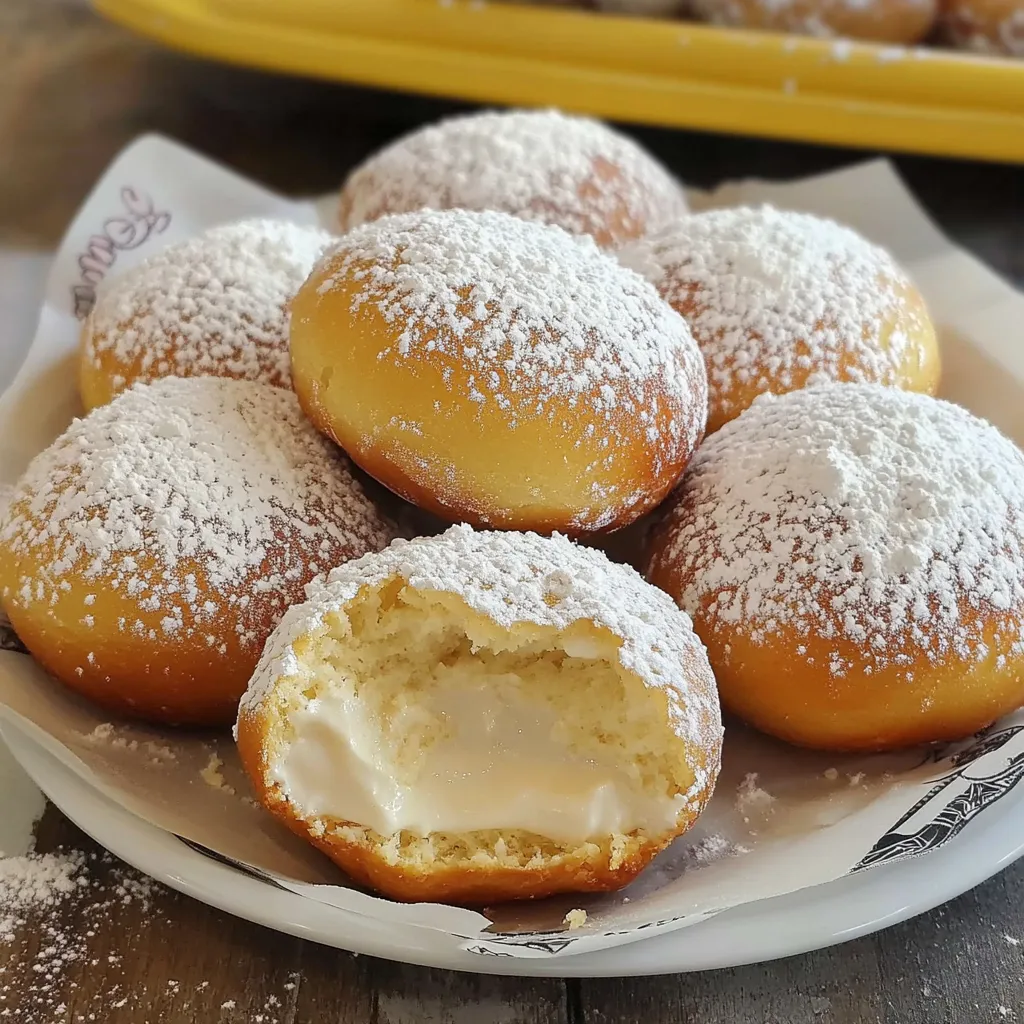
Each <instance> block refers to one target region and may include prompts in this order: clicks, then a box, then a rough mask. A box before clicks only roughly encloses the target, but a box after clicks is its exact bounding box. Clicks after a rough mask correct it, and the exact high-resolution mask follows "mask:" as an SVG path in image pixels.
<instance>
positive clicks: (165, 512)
mask: <svg viewBox="0 0 1024 1024" xmlns="http://www.w3.org/2000/svg"><path fill="white" fill-rule="evenodd" d="M392 537H393V532H392V529H391V526H390V524H389V523H388V522H387V521H386V520H385V519H384V518H383V517H382V516H381V515H379V514H378V512H377V511H376V509H375V508H374V506H373V505H372V504H371V503H370V501H369V500H368V499H367V497H366V496H365V494H364V493H363V491H362V488H361V487H360V485H359V484H358V483H357V482H356V480H355V479H354V477H353V475H352V472H351V470H350V468H349V464H348V463H347V460H346V459H345V458H344V457H343V456H342V455H341V453H340V452H338V451H336V449H334V448H333V446H331V445H330V444H329V443H328V442H326V441H324V440H323V439H322V438H321V437H320V436H319V434H317V433H316V431H315V430H314V429H313V427H312V426H310V425H309V424H308V423H307V422H306V420H305V418H304V417H303V416H302V413H301V411H300V409H299V405H298V402H297V401H296V400H295V396H294V395H293V394H291V392H289V391H285V390H283V389H280V388H273V387H270V386H269V385H265V384H255V383H251V382H246V381H233V380H225V379H218V378H213V377H205V378H192V379H179V378H165V379H164V380H160V381H157V382H155V383H153V384H148V385H146V384H140V385H136V386H135V387H134V388H132V389H131V390H129V391H126V392H124V393H123V394H122V395H120V396H119V397H117V398H115V399H114V401H112V402H111V403H110V404H109V405H105V406H101V407H100V408H98V409H96V410H95V411H94V412H92V413H91V414H90V415H89V416H87V417H85V418H84V419H81V420H76V421H75V422H74V423H73V424H72V425H71V426H70V427H69V428H68V430H67V431H66V432H65V433H64V435H63V436H62V437H60V438H59V439H58V440H57V441H55V442H54V443H53V444H52V445H51V446H50V447H49V448H47V449H46V450H45V451H44V452H42V453H41V454H40V455H38V456H37V457H36V458H35V459H34V460H33V461H32V463H31V464H30V466H29V468H28V470H27V472H26V473H25V475H24V477H23V478H22V479H21V481H20V482H19V484H18V485H17V488H16V489H15V491H14V494H13V496H12V499H11V504H10V506H9V508H8V510H7V513H6V515H5V516H4V519H3V528H2V530H0V580H2V581H3V587H2V591H0V597H2V604H3V608H4V611H5V612H6V613H7V615H8V616H9V618H10V620H11V624H12V625H13V627H14V629H15V631H16V632H17V634H18V636H19V637H20V638H21V640H22V642H23V643H24V644H25V646H26V647H27V648H28V649H29V651H31V653H32V654H33V655H34V656H35V658H36V660H37V661H39V662H40V664H42V665H43V666H44V668H46V669H47V670H49V671H50V672H51V673H52V674H53V675H54V676H56V677H57V678H58V679H59V680H60V681H61V682H63V683H65V684H66V685H67V686H69V687H70V688H71V689H73V690H77V691H78V692H80V693H82V694H84V695H85V696H86V697H89V698H90V699H92V700H94V701H95V702H97V703H98V704H101V705H103V706H104V707H106V708H109V709H111V710H112V711H115V712H118V713H123V714H126V715H130V716H133V717H138V718H143V719H148V720H150V721H154V722H166V723H188V724H201V725H215V724H226V723H228V722H230V721H232V720H233V718H234V715H235V710H236V708H237V704H238V698H239V697H240V696H241V694H242V692H243V691H244V690H245V687H246V683H247V682H248V680H249V677H250V676H251V674H252V671H253V669H254V667H255V666H256V662H257V661H258V659H259V656H260V652H261V651H262V650H263V644H264V642H265V641H266V639H267V637H268V636H269V634H270V631H271V630H272V629H273V627H274V626H275V625H276V624H277V621H278V620H279V619H280V617H281V613H282V612H283V611H284V609H285V608H286V607H287V606H288V605H290V604H292V603H293V602H295V601H298V600H301V599H302V596H303V587H304V586H305V584H306V583H308V582H309V581H310V580H311V579H312V578H313V577H314V576H315V575H316V574H317V573H320V572H325V571H326V570H327V569H329V568H331V567H333V566H335V565H338V564H340V563H342V562H344V561H346V560H347V559H349V558H354V557H356V556H359V555H362V554H364V553H365V552H367V551H371V550H377V549H379V548H381V547H384V546H385V545H386V544H388V543H389V541H390V540H391V539H392Z"/></svg>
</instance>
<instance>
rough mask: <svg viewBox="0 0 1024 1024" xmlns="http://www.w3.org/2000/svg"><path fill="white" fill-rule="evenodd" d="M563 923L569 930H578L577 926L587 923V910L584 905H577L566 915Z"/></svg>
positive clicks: (580, 926)
mask: <svg viewBox="0 0 1024 1024" xmlns="http://www.w3.org/2000/svg"><path fill="white" fill-rule="evenodd" d="M562 923H563V924H564V925H565V926H566V927H567V928H568V929H569V931H571V932H573V931H576V929H577V928H582V927H583V926H584V925H585V924H586V923H587V912H586V911H585V910H584V909H583V908H582V907H576V908H575V909H574V910H570V911H569V913H568V914H566V915H565V919H564V920H563V922H562Z"/></svg>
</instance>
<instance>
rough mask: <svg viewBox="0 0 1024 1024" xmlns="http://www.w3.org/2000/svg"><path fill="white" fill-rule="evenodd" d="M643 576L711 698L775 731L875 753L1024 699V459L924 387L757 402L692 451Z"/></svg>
mask: <svg viewBox="0 0 1024 1024" xmlns="http://www.w3.org/2000/svg"><path fill="white" fill-rule="evenodd" d="M648 577H649V578H650V579H651V580H652V582H654V583H656V584H658V586H660V587H663V588H664V589H665V590H667V591H668V592H669V593H670V594H671V595H672V596H673V597H675V598H676V599H677V601H678V602H679V604H680V606H681V607H682V608H684V609H685V610H687V611H689V612H690V613H691V614H692V615H693V617H694V625H695V628H696V630H697V632H698V634H699V635H700V637H701V639H702V640H703V641H704V642H705V643H706V644H707V646H708V653H709V656H710V658H711V664H712V667H713V668H714V670H715V676H716V678H717V679H718V684H719V688H720V691H721V695H722V700H723V702H724V704H725V705H726V706H727V707H729V708H731V709H732V710H733V711H735V712H736V713H737V714H739V715H742V716H743V717H744V718H746V719H747V720H748V721H750V722H752V723H753V724H754V725H756V726H758V727H759V728H761V729H763V730H765V731H766V732H770V733H773V734H774V735H776V736H779V737H781V738H783V739H786V740H790V741H792V742H794V743H800V744H804V745H807V746H811V747H821V748H828V749H884V748H890V747H899V746H904V745H910V744H915V743H922V742H929V741H933V740H952V739H957V738H959V737H963V736H967V735H969V734H970V733H973V732H975V731H976V730H978V729H980V728H982V727H984V726H986V725H988V724H989V723H991V722H993V721H994V720H995V719H997V718H999V717H1000V716H1001V715H1003V714H1006V713H1007V712H1009V711H1012V710H1014V709H1015V708H1017V707H1019V706H1020V705H1021V704H1024V455H1022V454H1021V452H1020V451H1019V450H1018V449H1017V448H1016V447H1015V446H1014V445H1013V444H1012V443H1011V442H1010V441H1008V440H1007V439H1006V438H1005V437H1003V435H1002V434H1000V433H999V432H998V431H997V430H996V429H995V427H993V426H991V425H990V424H988V423H985V422H984V421H983V420H979V419H977V418H975V417H974V416H972V415H971V414H970V413H968V412H966V411H965V410H963V409H961V408H960V407H959V406H955V405H952V404H950V403H948V402H942V401H939V400H938V399H935V398H931V397H929V396H927V395H918V394H912V393H910V392H905V391H899V390H896V389H895V388H885V387H881V386H878V385H866V384H829V385H822V386H819V387H813V388H808V389H807V390H805V391H796V392H793V393H791V394H788V395H783V396H782V397H779V398H775V397H773V396H769V395H765V396H762V397H761V398H758V399H757V401H755V402H754V404H753V405H752V406H751V407H750V408H749V409H748V410H747V411H746V412H744V413H743V414H742V415H741V416H739V417H738V418H737V419H735V420H733V421H732V422H731V423H729V424H727V425H726V426H725V427H723V428H722V429H721V430H720V431H719V432H718V433H717V434H714V435H712V436H711V437H710V438H709V439H708V440H707V441H706V442H705V444H704V445H703V446H702V447H701V449H700V451H699V452H698V454H697V456H696V458H695V459H694V462H693V467H692V469H691V471H690V472H689V473H688V474H687V477H686V480H685V482H684V484H683V486H682V488H681V489H680V492H679V496H678V499H677V500H676V501H675V504H674V507H673V509H672V511H671V512H670V514H669V515H668V517H667V519H666V521H665V523H664V524H663V526H662V527H661V529H660V531H659V533H658V534H657V536H656V538H655V541H654V544H653V548H652V553H651V558H650V565H649V570H648Z"/></svg>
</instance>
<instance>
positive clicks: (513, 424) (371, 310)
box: [291, 210, 707, 535]
mask: <svg viewBox="0 0 1024 1024" xmlns="http://www.w3.org/2000/svg"><path fill="white" fill-rule="evenodd" d="M291 351H292V371H293V374H294V378H295V390H296V393H297V394H298V396H299V401H300V402H301V403H302V405H303V408H304V409H305V410H306V413H307V414H308V415H309V417H310V418H311V419H312V421H313V422H314V423H315V424H316V425H317V426H318V427H320V429H321V430H323V431H324V432H325V433H326V434H328V435H329V436H330V437H332V438H334V439H335V440H336V441H337V442H338V443H339V444H340V445H341V446H342V447H343V448H344V449H345V450H346V451H347V452H348V453H349V455H351V456H352V458H353V459H354V460H355V461H356V462H357V463H358V464H359V465H360V466H361V467H362V468H363V469H364V470H366V472H368V473H369V474H370V475H371V476H373V477H375V478H376V479H377V480H379V481H380V482H381V483H383V484H385V485H386V486H387V487H389V488H391V489H392V490H394V491H395V492H396V493H398V494H400V495H401V496H402V497H404V498H406V499H408V500H409V501H412V502H413V503H415V504H417V505H420V506H421V507H422V508H425V509H427V510H428V511H430V512H433V513H435V514H436V515H439V516H441V517H442V518H446V519H448V520H449V521H462V522H469V523H471V524H473V525H474V526H491V527H500V528H508V529H521V530H537V531H538V532H542V533H546V532H550V531H552V530H559V531H561V532H565V533H571V534H574V535H581V534H586V533H593V532H597V531H607V530H612V529H616V528H618V527H621V526H625V525H626V524H628V523H630V522H632V521H633V520H635V519H637V518H639V517H640V516H641V515H642V514H643V513H644V512H646V511H648V510H649V509H652V508H654V507H655V506H656V505H658V504H660V502H661V501H662V499H663V498H664V497H665V496H666V495H667V494H668V492H669V490H670V489H671V488H672V487H673V485H674V484H675V483H676V481H677V480H678V479H679V477H680V475H681V474H682V471H683V468H684V467H685V465H686V462H687V460H688V459H689V457H690V455H691V454H692V452H693V450H694V448H695V446H696V445H697V443H698V442H699V440H700V437H701V434H702V432H703V429H704V418H705V414H706V408H707V381H706V377H705V371H704V366H703V363H702V360H701V357H700V353H699V351H698V350H697V347H696V345H695V344H694V342H693V339H692V338H691V336H690V332H689V329H688V328H687V326H686V324H685V322H684V321H683V319H682V317H680V316H679V315H678V314H677V313H675V312H674V311H673V310H672V309H670V308H669V306H668V305H666V304H665V303H664V302H662V301H661V299H659V298H658V295H657V294H656V292H655V291H654V289H653V288H652V287H651V286H650V285H649V284H648V283H647V282H646V281H644V280H642V279H641V278H640V277H639V276H638V275H636V274H634V273H633V272H632V271H630V270H627V269H625V268H624V267H621V266H620V265H619V264H618V263H617V262H616V261H615V260H613V259H612V258H611V257H610V256H607V255H605V254H603V253H602V252H600V251H599V250H598V248H597V247H596V246H595V245H594V243H593V242H592V241H591V240H590V239H575V238H573V237H571V236H570V235H568V234H566V232H564V231H562V230H561V228H556V227H549V226H546V225H543V224H535V223H531V222H529V221H523V220H519V219H517V218H515V217H512V216H509V215H508V214H504V213H493V212H470V211H465V210H448V211H440V212H439V211H433V210H421V211H418V212H416V213H410V214H402V215H400V216H395V217H385V218H382V219H381V220H378V221H374V222H373V223H371V224H366V225H364V226H362V227H360V228H356V229H354V230H353V231H351V232H349V234H347V235H346V236H344V237H343V238H342V239H341V240H340V242H339V244H338V246H337V247H336V248H335V249H333V250H332V251H331V252H330V253H329V254H328V255H327V256H326V257H325V258H324V259H323V260H322V261H321V262H320V264H318V266H317V268H316V269H315V270H314V272H313V274H312V275H311V276H310V279H309V280H308V281H307V282H306V284H305V285H304V286H303V287H302V288H301V289H300V291H299V293H298V295H297V296H296V297H295V302H294V304H293V316H292V332H291Z"/></svg>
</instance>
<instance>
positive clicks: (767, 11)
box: [690, 0, 937, 44]
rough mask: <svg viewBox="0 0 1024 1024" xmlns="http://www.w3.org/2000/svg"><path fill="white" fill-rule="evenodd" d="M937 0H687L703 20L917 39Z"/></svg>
mask: <svg viewBox="0 0 1024 1024" xmlns="http://www.w3.org/2000/svg"><path fill="white" fill-rule="evenodd" d="M936 9H937V0H691V5H690V10H691V11H692V12H693V14H694V16H695V17H696V18H698V19H699V20H701V21H707V22H710V23H711V24H712V25H726V26H730V27H733V28H751V29H764V30H766V31H769V32H796V33H799V34H801V35H810V36H824V37H841V38H848V39H861V40H865V41H868V42H877V43H903V44H908V43H916V42H918V41H919V40H921V39H923V38H924V37H925V36H926V35H927V34H928V33H929V31H930V30H931V28H932V26H933V25H934V24H935V16H936Z"/></svg>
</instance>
